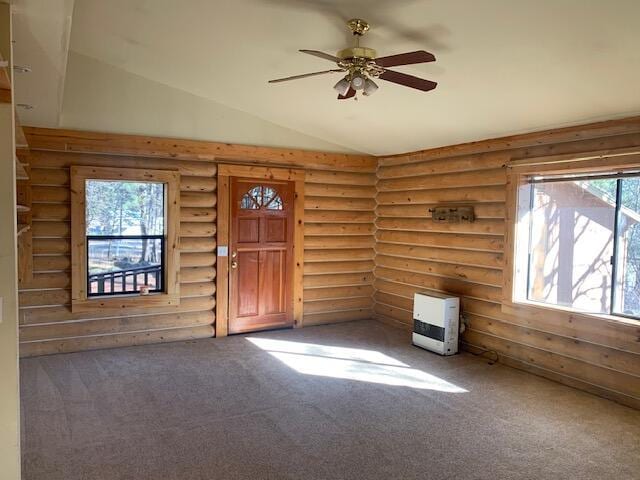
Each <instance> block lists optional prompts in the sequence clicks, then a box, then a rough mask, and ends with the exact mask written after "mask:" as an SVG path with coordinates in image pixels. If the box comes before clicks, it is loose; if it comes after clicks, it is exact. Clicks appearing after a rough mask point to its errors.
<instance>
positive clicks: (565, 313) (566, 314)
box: [502, 300, 640, 327]
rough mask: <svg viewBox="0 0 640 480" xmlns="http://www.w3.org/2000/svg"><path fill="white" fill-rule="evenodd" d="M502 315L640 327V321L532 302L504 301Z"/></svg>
mask: <svg viewBox="0 0 640 480" xmlns="http://www.w3.org/2000/svg"><path fill="white" fill-rule="evenodd" d="M502 313H505V314H508V315H525V316H526V317H529V318H536V317H537V318H540V317H542V316H544V317H547V318H548V316H554V315H555V316H556V317H562V318H565V319H567V320H568V321H569V322H571V321H573V320H576V321H580V320H600V321H602V322H607V323H614V324H623V325H630V326H636V327H637V326H638V325H640V320H636V319H633V318H628V317H623V316H617V315H607V314H604V313H587V312H582V311H579V310H573V309H570V308H566V307H561V306H557V305H548V304H545V303H537V302H532V301H530V300H517V301H504V302H503V303H502Z"/></svg>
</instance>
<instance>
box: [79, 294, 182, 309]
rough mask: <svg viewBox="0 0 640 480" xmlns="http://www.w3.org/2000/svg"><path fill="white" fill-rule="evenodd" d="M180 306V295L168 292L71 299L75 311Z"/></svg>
mask: <svg viewBox="0 0 640 480" xmlns="http://www.w3.org/2000/svg"><path fill="white" fill-rule="evenodd" d="M178 306H180V295H178V294H168V293H156V294H150V295H122V296H113V297H112V296H108V297H107V296H105V297H92V298H87V299H78V300H72V301H71V311H72V312H73V313H83V312H95V311H96V309H100V310H106V311H108V312H115V311H121V310H123V309H137V308H160V307H178Z"/></svg>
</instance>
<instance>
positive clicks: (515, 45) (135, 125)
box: [14, 0, 640, 154]
mask: <svg viewBox="0 0 640 480" xmlns="http://www.w3.org/2000/svg"><path fill="white" fill-rule="evenodd" d="M15 11H16V15H15V17H14V18H15V21H14V26H15V28H14V29H15V37H16V54H15V56H16V58H15V63H18V64H30V65H31V67H32V72H31V73H29V74H19V75H16V85H17V86H16V89H17V96H18V101H19V102H22V103H29V104H33V107H34V108H33V109H32V110H28V111H24V112H22V114H21V118H22V121H23V123H26V124H30V125H37V126H49V127H58V126H59V127H67V128H78V129H85V130H101V131H110V132H120V133H142V134H149V135H161V136H173V137H184V138H198V139H207V140H216V141H227V142H238V143H246V144H262V145H274V146H290V147H299V148H313V149H322V150H333V151H359V152H366V153H371V154H390V153H401V152H406V151H412V150H418V149H423V148H428V147H435V146H441V145H449V144H454V143H460V142H465V141H472V140H480V139H483V138H489V137H496V136H502V135H508V134H515V133H523V132H527V131H533V130H539V129H544V128H552V127H559V126H564V125H570V124H579V123H585V122H587V121H592V120H600V119H609V118H618V117H623V116H628V115H632V114H637V113H640V88H638V80H639V79H640V49H638V45H640V30H638V28H637V19H638V18H640V2H638V1H637V0H616V1H615V2H611V1H610V0H600V1H596V0H593V1H588V2H585V1H584V0H560V1H558V0H538V1H536V2H531V1H525V0H516V1H514V0H483V1H482V2H476V1H471V0H468V1H463V0H459V1H451V0H394V1H383V0H234V1H227V0H181V1H179V2H178V1H175V0H109V1H104V0H75V2H74V1H73V0H16V1H15ZM352 17H361V18H364V19H366V20H368V21H369V22H370V23H371V24H372V28H371V31H370V32H369V33H368V34H367V35H366V36H365V37H364V38H363V40H362V42H361V43H362V44H364V45H366V46H370V47H373V48H375V49H376V50H377V51H378V54H379V55H389V54H394V53H399V52H405V51H411V50H417V49H425V50H427V51H430V52H432V53H434V54H435V56H436V58H437V61H436V62H435V63H431V64H423V65H414V66H407V67H400V68H398V70H401V71H404V72H406V73H410V74H413V75H417V76H420V77H424V78H427V79H431V80H435V81H437V82H438V84H439V85H438V88H437V89H436V90H434V91H432V92H428V93H422V92H419V91H417V90H412V89H408V88H403V87H400V86H397V85H394V84H390V83H386V82H383V81H379V82H378V83H379V85H380V89H379V90H378V92H377V93H376V94H375V95H373V96H371V97H364V98H360V99H359V100H358V101H353V100H349V101H337V100H336V95H335V92H334V91H333V89H332V88H331V87H332V86H333V84H334V83H335V82H336V81H337V80H338V79H339V75H338V74H336V76H335V77H332V76H319V77H314V78H308V79H303V80H299V81H295V82H287V83H282V84H275V85H269V84H267V80H269V79H271V78H277V77H281V76H287V75H294V74H299V73H306V72H313V71H318V70H324V69H327V68H331V67H332V65H331V63H329V62H327V61H324V60H322V59H319V58H315V57H311V56H307V55H304V54H302V53H298V52H297V50H298V49H300V48H308V49H317V50H322V51H325V52H329V53H332V54H333V53H335V52H336V51H337V50H340V49H342V48H344V47H346V46H349V45H350V44H351V42H352V39H351V38H350V34H349V32H348V31H347V29H346V27H345V25H344V22H345V20H347V19H349V18H352ZM69 33H70V35H69ZM69 39H70V40H69ZM53 95H55V97H53Z"/></svg>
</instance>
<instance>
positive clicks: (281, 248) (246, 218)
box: [229, 177, 294, 333]
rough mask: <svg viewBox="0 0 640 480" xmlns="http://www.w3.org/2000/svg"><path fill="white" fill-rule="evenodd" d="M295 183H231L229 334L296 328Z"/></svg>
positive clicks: (246, 181) (232, 181)
mask: <svg viewBox="0 0 640 480" xmlns="http://www.w3.org/2000/svg"><path fill="white" fill-rule="evenodd" d="M293 198H294V183H293V182H284V181H283V182H278V181H260V180H250V179H242V178H235V177H232V178H231V228H230V233H231V235H230V236H231V238H230V245H229V246H230V258H229V275H230V279H229V286H230V292H229V333H242V332H250V331H256V330H265V329H269V328H281V327H286V326H292V325H293V283H292V279H293V265H292V262H293V229H294V225H293V218H294V217H293Z"/></svg>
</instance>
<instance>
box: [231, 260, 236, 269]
mask: <svg viewBox="0 0 640 480" xmlns="http://www.w3.org/2000/svg"><path fill="white" fill-rule="evenodd" d="M231 268H238V262H236V261H235V260H233V261H232V262H231Z"/></svg>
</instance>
